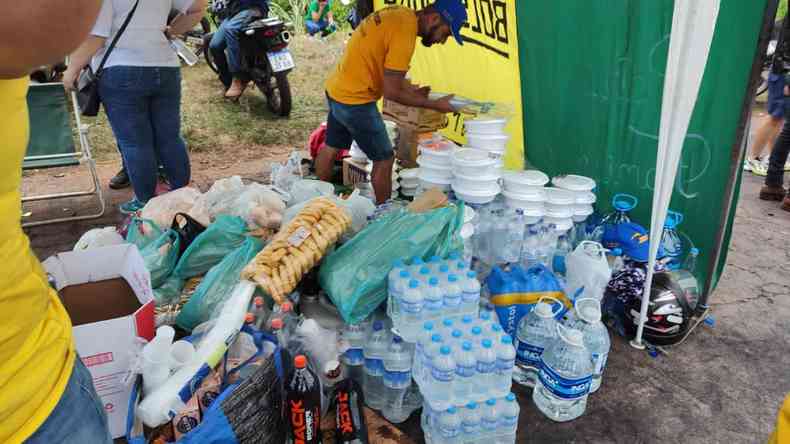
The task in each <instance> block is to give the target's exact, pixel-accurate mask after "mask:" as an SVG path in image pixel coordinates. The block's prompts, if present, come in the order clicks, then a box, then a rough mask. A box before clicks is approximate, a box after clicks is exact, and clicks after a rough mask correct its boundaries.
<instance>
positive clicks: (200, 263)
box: [173, 214, 247, 279]
mask: <svg viewBox="0 0 790 444" xmlns="http://www.w3.org/2000/svg"><path fill="white" fill-rule="evenodd" d="M246 233H247V224H246V223H245V222H244V220H243V219H242V218H240V217H237V216H227V215H224V214H223V215H220V216H218V217H217V219H216V220H215V221H214V223H212V224H211V225H209V226H208V228H206V230H205V231H203V232H202V233H200V235H198V237H196V238H195V240H193V241H192V243H191V244H190V245H189V247H188V248H187V249H186V250H185V251H184V254H182V255H181V258H180V259H179V260H178V264H176V267H175V269H174V270H173V274H174V275H176V276H178V277H180V278H181V279H188V278H191V277H194V276H200V275H201V274H206V273H207V272H208V271H209V270H210V269H211V267H213V266H215V265H217V264H218V263H219V262H220V261H221V260H222V259H223V258H225V256H227V255H228V254H230V253H231V252H233V251H234V250H236V249H237V248H239V247H240V246H241V244H243V243H244V239H245V237H246V236H245V235H246Z"/></svg>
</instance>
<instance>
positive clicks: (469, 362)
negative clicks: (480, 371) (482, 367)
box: [453, 341, 478, 404]
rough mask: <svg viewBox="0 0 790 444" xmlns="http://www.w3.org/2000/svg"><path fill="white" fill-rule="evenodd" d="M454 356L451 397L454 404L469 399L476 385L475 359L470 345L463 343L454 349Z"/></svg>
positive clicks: (469, 343)
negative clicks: (452, 396) (453, 380)
mask: <svg viewBox="0 0 790 444" xmlns="http://www.w3.org/2000/svg"><path fill="white" fill-rule="evenodd" d="M454 350H455V354H454V355H453V358H454V359H455V384H454V385H453V395H454V396H455V403H456V404H458V403H459V402H463V401H464V400H467V399H469V396H470V394H471V391H472V387H474V384H475V383H477V382H478V381H476V379H475V375H476V374H477V357H476V356H475V352H474V350H473V348H472V343H471V342H469V341H464V342H463V344H461V346H460V347H457V348H455V349H454Z"/></svg>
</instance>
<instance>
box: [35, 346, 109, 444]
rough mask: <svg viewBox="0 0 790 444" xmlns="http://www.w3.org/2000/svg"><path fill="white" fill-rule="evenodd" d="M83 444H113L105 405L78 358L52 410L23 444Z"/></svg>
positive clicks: (88, 373)
mask: <svg viewBox="0 0 790 444" xmlns="http://www.w3.org/2000/svg"><path fill="white" fill-rule="evenodd" d="M54 442H57V443H64V444H71V443H73V444H84V443H97V444H100V443H108V444H111V443H112V442H113V440H112V437H111V436H110V430H109V427H108V426H107V413H106V412H105V411H104V404H103V403H102V401H101V398H99V395H97V394H96V389H94V387H93V378H92V377H91V374H90V372H89V371H88V369H87V368H85V365H84V364H83V363H82V361H81V360H80V358H79V356H77V359H76V360H75V361H74V369H73V370H72V372H71V377H70V378H69V382H68V384H67V385H66V390H65V391H64V392H63V396H61V397H60V401H58V404H57V405H56V406H55V410H53V411H52V413H50V415H49V417H48V418H47V420H46V421H44V424H42V425H41V427H39V428H38V430H36V432H35V433H33V435H32V436H31V437H30V438H28V439H27V441H25V443H26V444H50V443H54Z"/></svg>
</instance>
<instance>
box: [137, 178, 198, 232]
mask: <svg viewBox="0 0 790 444" xmlns="http://www.w3.org/2000/svg"><path fill="white" fill-rule="evenodd" d="M201 195H202V193H201V192H200V191H198V190H197V189H195V188H191V187H184V188H179V189H177V190H173V191H170V192H169V193H165V194H162V195H160V196H156V197H154V198H153V199H151V200H149V201H148V203H147V204H145V207H143V213H142V215H141V217H142V218H143V219H150V220H152V221H154V222H156V224H157V225H159V226H160V227H162V228H168V227H170V226H171V225H172V224H173V218H174V217H175V215H176V213H187V214H189V212H190V210H191V209H192V207H194V206H195V202H196V201H197V200H198V198H199V197H200V196H201ZM199 222H201V221H199ZM201 223H202V222H201Z"/></svg>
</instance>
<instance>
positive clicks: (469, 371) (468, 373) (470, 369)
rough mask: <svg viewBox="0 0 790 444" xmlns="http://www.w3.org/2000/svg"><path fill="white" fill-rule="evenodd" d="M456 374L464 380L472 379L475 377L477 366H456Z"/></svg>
mask: <svg viewBox="0 0 790 444" xmlns="http://www.w3.org/2000/svg"><path fill="white" fill-rule="evenodd" d="M455 374H456V375H458V376H460V377H462V378H471V377H472V376H474V375H475V364H472V365H456V366H455Z"/></svg>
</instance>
